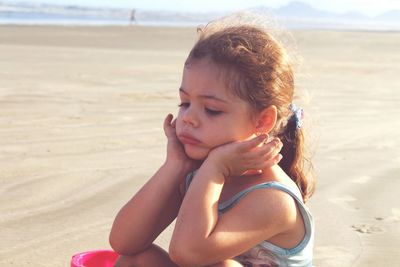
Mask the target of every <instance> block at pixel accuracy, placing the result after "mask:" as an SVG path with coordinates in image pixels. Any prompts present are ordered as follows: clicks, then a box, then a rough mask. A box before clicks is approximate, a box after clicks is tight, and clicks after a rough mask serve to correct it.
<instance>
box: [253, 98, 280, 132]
mask: <svg viewBox="0 0 400 267" xmlns="http://www.w3.org/2000/svg"><path fill="white" fill-rule="evenodd" d="M277 116H278V110H277V108H276V106H275V105H271V106H269V107H267V108H265V109H264V110H263V111H261V112H260V114H259V115H258V118H257V121H256V130H257V132H258V133H260V134H263V133H269V132H270V131H271V130H272V129H273V128H274V127H275V124H276V120H277Z"/></svg>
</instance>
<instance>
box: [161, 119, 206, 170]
mask: <svg viewBox="0 0 400 267" xmlns="http://www.w3.org/2000/svg"><path fill="white" fill-rule="evenodd" d="M172 119H173V115H172V114H168V115H167V117H166V118H165V120H164V133H165V135H166V137H167V139H168V143H167V159H166V164H174V165H176V168H183V169H184V170H185V171H186V172H187V173H188V172H190V171H193V170H195V169H196V168H198V167H199V163H198V162H197V161H195V160H192V159H190V158H189V157H188V156H187V155H186V153H185V150H184V148H183V145H182V143H181V142H180V141H179V139H178V137H177V136H176V129H175V126H176V119H175V120H172Z"/></svg>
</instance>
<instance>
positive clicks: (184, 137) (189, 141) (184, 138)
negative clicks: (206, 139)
mask: <svg viewBox="0 0 400 267" xmlns="http://www.w3.org/2000/svg"><path fill="white" fill-rule="evenodd" d="M178 138H179V140H180V141H181V142H182V143H183V144H186V145H197V144H199V143H200V141H199V140H197V139H196V138H194V137H193V136H191V135H188V134H180V135H179V136H178Z"/></svg>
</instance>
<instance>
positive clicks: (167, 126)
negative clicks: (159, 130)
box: [164, 114, 173, 134]
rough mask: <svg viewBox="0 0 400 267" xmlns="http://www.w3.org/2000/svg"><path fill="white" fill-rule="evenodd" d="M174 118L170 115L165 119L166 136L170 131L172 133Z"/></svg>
mask: <svg viewBox="0 0 400 267" xmlns="http://www.w3.org/2000/svg"><path fill="white" fill-rule="evenodd" d="M172 118H173V115H172V114H168V115H167V117H165V119H164V132H165V133H166V134H167V132H168V131H170V127H171V121H172Z"/></svg>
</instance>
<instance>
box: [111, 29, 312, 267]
mask: <svg viewBox="0 0 400 267" xmlns="http://www.w3.org/2000/svg"><path fill="white" fill-rule="evenodd" d="M179 94H180V99H181V103H180V105H179V113H178V116H177V118H176V120H173V118H172V115H168V116H167V117H166V119H165V122H164V130H165V134H166V136H167V139H168V145H167V157H166V161H165V163H164V164H163V165H162V166H161V167H160V169H159V170H158V171H157V172H156V173H155V174H154V176H153V177H152V178H151V179H150V180H149V181H148V182H147V183H146V184H145V185H144V186H143V188H141V190H140V191H139V192H138V193H137V194H136V195H135V196H134V197H133V198H132V199H131V200H130V201H129V202H128V203H127V204H126V205H125V206H124V207H123V208H122V209H121V211H120V212H119V213H118V215H117V217H116V219H115V222H114V225H113V228H112V231H111V234H110V243H111V246H112V247H113V249H114V250H115V251H116V252H118V253H119V254H120V255H122V256H120V258H119V260H118V262H117V264H116V266H146V267H150V266H312V249H313V231H314V230H313V220H312V217H311V214H310V213H309V211H308V209H307V208H306V207H305V206H304V201H306V200H307V199H308V197H310V195H311V194H312V192H313V182H312V181H311V180H310V179H308V178H307V177H306V176H305V174H304V171H303V164H304V163H305V158H304V155H303V141H304V140H303V133H302V128H301V126H302V124H301V117H302V116H301V115H302V110H300V109H297V108H296V107H295V106H294V105H293V104H292V100H293V94H294V77H293V72H292V67H291V65H290V62H289V61H288V56H287V54H286V52H285V50H284V49H283V48H282V47H281V46H280V44H279V43H278V42H277V41H276V40H275V39H274V38H273V37H272V36H271V35H270V34H268V33H267V32H265V31H264V30H262V29H259V28H257V27H255V26H246V25H242V26H231V27H222V28H215V27H206V28H205V29H203V31H201V32H200V38H199V40H198V42H197V43H196V44H195V46H194V47H193V49H192V50H191V52H190V54H189V56H188V58H187V60H186V62H185V65H184V70H183V78H182V83H181V87H180V88H179ZM268 135H269V136H273V137H275V138H271V139H272V141H270V142H266V140H267V138H268ZM281 149H282V150H281ZM279 151H281V154H278V153H279ZM278 162H279V165H278ZM175 218H177V220H176V224H175V229H174V232H173V235H172V240H171V243H170V246H169V253H167V252H165V251H163V250H162V249H161V248H160V247H158V246H156V245H154V244H153V241H154V240H155V239H156V238H157V236H158V235H159V234H160V233H161V232H162V231H163V230H164V229H165V228H166V227H167V226H168V225H169V224H170V223H171V222H172V221H173V220H174V219H175Z"/></svg>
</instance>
